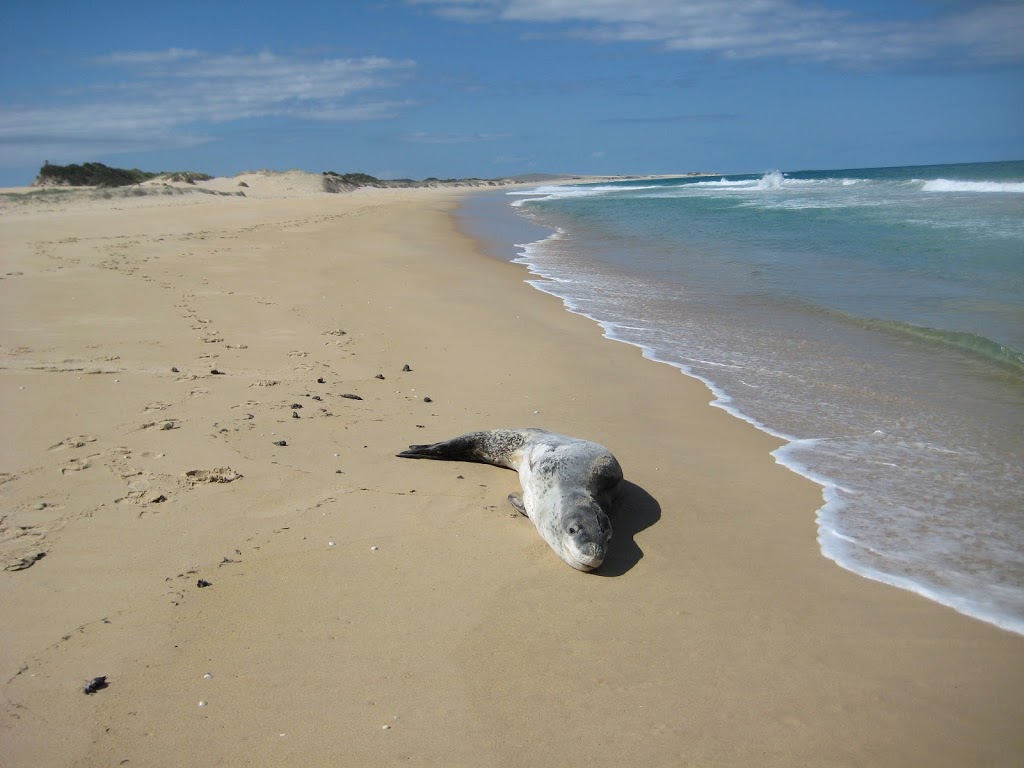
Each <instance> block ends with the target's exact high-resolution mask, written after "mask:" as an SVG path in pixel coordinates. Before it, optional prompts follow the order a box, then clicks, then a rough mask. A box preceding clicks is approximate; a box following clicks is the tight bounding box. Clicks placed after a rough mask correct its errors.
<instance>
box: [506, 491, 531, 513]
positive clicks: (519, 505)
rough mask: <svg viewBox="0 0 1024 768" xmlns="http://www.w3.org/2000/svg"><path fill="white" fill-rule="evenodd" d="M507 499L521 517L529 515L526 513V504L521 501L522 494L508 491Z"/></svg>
mask: <svg viewBox="0 0 1024 768" xmlns="http://www.w3.org/2000/svg"><path fill="white" fill-rule="evenodd" d="M508 500H509V503H510V504H511V505H512V506H513V507H515V508H516V512H518V513H519V514H520V515H522V516H523V517H529V515H527V514H526V505H525V504H524V503H523V494H521V493H510V494H509V495H508Z"/></svg>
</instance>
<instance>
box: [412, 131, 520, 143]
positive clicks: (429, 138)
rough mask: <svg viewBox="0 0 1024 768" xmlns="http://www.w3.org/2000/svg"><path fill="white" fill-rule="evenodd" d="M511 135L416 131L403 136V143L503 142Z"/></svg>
mask: <svg viewBox="0 0 1024 768" xmlns="http://www.w3.org/2000/svg"><path fill="white" fill-rule="evenodd" d="M510 136H511V134H507V133H465V134H462V133H428V132H426V131H415V132H414V133H407V134H405V135H404V136H402V137H401V138H402V141H406V142H409V143H412V144H472V143H476V142H480V141H501V140H503V139H507V138H509V137H510Z"/></svg>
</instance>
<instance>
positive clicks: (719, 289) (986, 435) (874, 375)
mask: <svg viewBox="0 0 1024 768" xmlns="http://www.w3.org/2000/svg"><path fill="white" fill-rule="evenodd" d="M474 200H475V202H474V201H471V202H470V203H467V208H466V221H467V227H468V229H470V231H471V233H473V234H476V235H477V236H481V237H483V239H485V240H490V242H491V244H492V247H493V249H494V250H496V251H498V252H499V253H501V254H503V255H505V256H506V257H508V258H510V259H512V260H514V261H516V262H518V263H521V264H524V265H525V266H526V267H527V268H528V269H529V271H530V273H532V275H533V277H532V279H531V280H530V283H531V284H532V285H534V286H535V287H536V288H538V289H540V290H542V291H545V292H547V293H550V294H553V295H555V296H557V297H559V298H561V300H562V301H563V302H564V303H565V306H566V307H567V308H568V309H569V310H570V311H572V312H576V313H580V314H583V315H586V316H588V317H590V318H592V319H593V320H595V321H596V322H598V323H600V325H601V326H602V327H603V329H604V332H605V335H606V336H608V337H609V338H611V339H616V340H619V341H622V342H626V343H629V344H634V345H636V346H638V347H640V348H642V349H643V351H644V354H645V355H646V356H647V357H648V358H650V359H652V360H656V361H660V362H663V363H667V364H669V365H673V366H676V367H678V368H679V369H680V370H681V371H682V372H683V373H684V374H686V375H688V376H693V377H696V378H698V379H700V380H701V381H703V382H705V383H706V384H707V386H708V387H710V388H711V390H712V392H713V393H714V395H715V396H716V398H717V399H716V401H715V405H716V406H718V407H721V408H724V409H726V410H728V411H729V412H730V413H732V414H734V415H735V416H737V417H738V418H741V419H744V420H746V421H748V422H750V423H751V424H753V425H754V426H756V427H757V428H758V429H761V430H764V431H765V432H768V433H770V434H772V435H775V436H777V437H779V438H781V439H782V440H784V441H785V443H786V444H785V446H784V447H782V448H781V449H779V450H778V451H776V452H775V454H774V455H775V458H776V459H777V461H779V462H780V463H782V464H784V465H786V466H787V467H789V468H791V469H792V470H793V471H795V472H797V473H799V474H801V475H804V476H806V477H809V478H811V479H812V480H814V481H815V482H817V483H819V484H820V485H821V486H822V507H821V508H820V509H819V510H818V513H817V519H816V520H810V519H809V520H808V521H807V524H808V525H809V526H810V525H815V524H816V525H817V531H818V542H819V544H820V547H821V552H822V554H823V555H824V556H825V557H827V558H830V559H831V560H834V561H835V562H836V563H837V564H838V565H840V566H842V567H844V568H847V569H849V570H851V571H853V572H855V573H858V574H860V575H862V576H864V577H867V578H871V579H876V580H878V581H882V582H886V583H888V584H891V585H893V586H896V587H900V588H903V589H908V590H912V591H914V592H917V593H919V594H921V595H924V596H925V597H928V598H930V599H932V600H935V601H937V602H939V603H942V604H944V605H947V606H950V607H951V608H953V609H955V610H957V611H960V612H962V613H964V614H967V615H969V616H973V617H975V618H977V619H980V620H982V621H986V622H989V623H992V624H995V625H997V626H1000V627H1002V628H1004V629H1006V630H1009V631H1012V632H1016V633H1020V634H1024V162H998V163H978V164H960V165H936V166H916V167H902V168H869V169H847V170H831V171H800V172H780V171H769V172H767V173H763V174H754V175H736V176H714V177H707V176H705V177H694V176H683V177H679V178H658V179H656V180H635V181H622V182H615V183H600V184H575V185H557V186H556V185H550V186H538V187H536V188H533V189H517V190H515V191H513V192H504V193H501V194H500V195H499V196H493V195H487V196H481V197H480V198H474ZM473 222H475V223H473ZM474 228H476V231H474ZM513 245H514V246H515V247H513Z"/></svg>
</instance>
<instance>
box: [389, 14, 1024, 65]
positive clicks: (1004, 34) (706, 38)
mask: <svg viewBox="0 0 1024 768" xmlns="http://www.w3.org/2000/svg"><path fill="white" fill-rule="evenodd" d="M407 1H408V2H410V3H412V4H415V5H423V6H427V7H430V8H431V9H432V10H434V11H435V12H436V13H438V14H440V15H443V16H445V17H448V18H452V19H457V20H461V21H466V22H474V21H484V20H486V21H499V20H500V21H507V22H533V23H546V24H561V25H564V26H565V33H566V34H568V35H572V36H574V37H579V38H585V39H590V40H594V41H603V42H608V41H616V42H639V43H651V44H655V45H658V46H659V47H661V48H662V49H664V50H666V51H690V52H697V53H705V54H710V55H715V56H719V57H722V58H726V59H733V60H744V59H765V58H776V59H783V60H790V61H794V60H797V61H817V62H824V63H829V64H832V65H836V66H840V67H847V68H862V69H880V68H886V67H906V66H926V65H932V66H936V65H937V66H942V67H943V68H972V67H992V66H1001V65H1006V64H1019V63H1021V62H1024V46H1022V45H1021V42H1020V41H1021V40H1024V4H1022V3H1020V2H1019V0H979V2H955V1H950V2H941V3H931V4H928V3H917V4H911V3H906V4H894V5H892V6H891V7H889V8H888V9H886V10H885V12H884V15H882V14H878V13H877V12H876V13H874V14H873V13H872V12H871V11H870V10H865V11H856V12H855V11H850V10H847V9H846V8H845V7H844V8H842V9H836V8H830V7H828V6H826V5H824V4H822V3H811V2H806V1H801V0H407ZM849 7H854V8H855V7H856V5H855V4H850V6H849ZM902 9H909V13H903V14H902V17H901V10H902ZM922 12H923V13H922Z"/></svg>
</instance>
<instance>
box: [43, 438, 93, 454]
mask: <svg viewBox="0 0 1024 768" xmlns="http://www.w3.org/2000/svg"><path fill="white" fill-rule="evenodd" d="M95 442H96V438H95V437H93V436H92V435H78V436H77V437H65V438H64V439H63V440H61V441H60V442H59V443H55V444H54V445H51V446H50V447H49V448H47V449H46V450H48V451H61V450H63V449H65V448H84V447H85V446H86V445H88V444H89V443H95Z"/></svg>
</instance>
